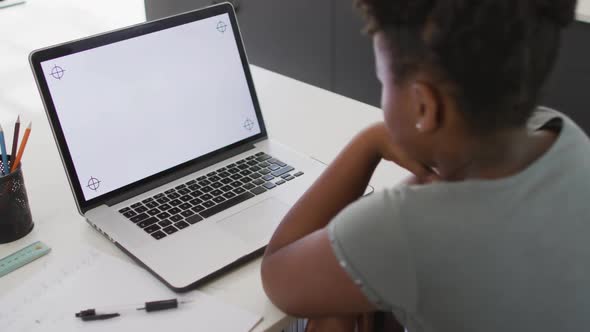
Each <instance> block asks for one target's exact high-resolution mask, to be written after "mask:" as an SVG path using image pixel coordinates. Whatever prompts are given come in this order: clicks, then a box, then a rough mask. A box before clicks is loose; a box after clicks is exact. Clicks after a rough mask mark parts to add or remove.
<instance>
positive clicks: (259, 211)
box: [218, 197, 289, 248]
mask: <svg viewBox="0 0 590 332" xmlns="http://www.w3.org/2000/svg"><path fill="white" fill-rule="evenodd" d="M288 211H289V206H288V205H287V204H285V203H283V202H281V201H280V200H279V199H277V198H272V197H271V198H269V199H267V200H265V201H262V202H260V203H258V204H256V205H254V206H252V207H249V208H247V209H246V210H243V211H240V212H239V213H236V214H234V215H233V216H231V217H229V218H227V219H223V220H221V221H219V223H218V225H219V226H220V227H221V228H222V229H223V230H225V231H228V232H229V233H231V234H232V235H233V236H236V237H239V238H240V239H242V240H244V241H245V242H246V243H247V244H248V245H254V246H256V247H257V248H261V247H263V246H265V245H267V244H268V241H270V238H271V237H272V234H273V233H274V231H275V229H276V228H277V226H278V225H279V223H280V222H281V220H282V219H283V217H284V216H285V215H286V214H287V212H288Z"/></svg>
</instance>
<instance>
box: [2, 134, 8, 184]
mask: <svg viewBox="0 0 590 332" xmlns="http://www.w3.org/2000/svg"><path fill="white" fill-rule="evenodd" d="M0 153H2V166H3V167H2V173H3V174H6V175H8V158H7V157H6V143H5V142H4V131H3V130H2V125H0Z"/></svg>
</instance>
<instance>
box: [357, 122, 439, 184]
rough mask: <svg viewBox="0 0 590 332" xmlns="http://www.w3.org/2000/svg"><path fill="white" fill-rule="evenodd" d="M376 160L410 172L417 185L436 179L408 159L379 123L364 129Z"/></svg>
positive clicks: (434, 175) (424, 166)
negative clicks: (391, 163) (387, 162)
mask: <svg viewBox="0 0 590 332" xmlns="http://www.w3.org/2000/svg"><path fill="white" fill-rule="evenodd" d="M365 134H366V135H368V136H369V140H370V142H371V143H370V144H371V145H372V149H373V151H374V153H375V156H376V158H379V159H384V160H387V161H391V162H394V163H396V164H398V165H399V166H401V167H403V168H405V169H407V170H408V171H410V172H412V173H413V174H414V175H415V176H416V177H417V178H418V180H419V181H418V182H419V183H424V182H432V181H433V180H435V179H436V178H437V176H436V173H435V172H434V171H433V170H432V169H431V168H430V167H428V166H426V165H424V164H422V163H421V162H419V161H417V160H414V159H412V158H410V157H409V156H408V155H407V154H406V153H404V152H403V150H402V149H401V148H400V147H399V146H397V145H395V144H394V143H393V142H392V140H391V136H390V135H389V132H388V129H387V127H385V123H383V122H380V123H377V124H374V125H372V126H371V127H369V128H367V129H365Z"/></svg>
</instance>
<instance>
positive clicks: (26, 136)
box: [10, 122, 33, 172]
mask: <svg viewBox="0 0 590 332" xmlns="http://www.w3.org/2000/svg"><path fill="white" fill-rule="evenodd" d="M32 124H33V123H32V122H29V125H28V126H27V129H25V134H24V135H23V140H22V141H21V142H20V146H19V147H18V152H17V154H16V159H14V163H12V166H11V167H10V172H14V170H15V169H16V168H17V167H18V164H20V159H21V158H22V157H23V152H25V147H26V146H27V141H28V140H29V135H30V134H31V125H32Z"/></svg>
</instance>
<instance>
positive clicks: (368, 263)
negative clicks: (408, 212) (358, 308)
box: [328, 189, 417, 312]
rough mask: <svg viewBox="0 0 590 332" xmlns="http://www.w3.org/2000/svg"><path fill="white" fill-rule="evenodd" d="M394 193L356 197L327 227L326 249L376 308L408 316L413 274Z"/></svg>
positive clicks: (413, 301)
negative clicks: (327, 244)
mask: <svg viewBox="0 0 590 332" xmlns="http://www.w3.org/2000/svg"><path fill="white" fill-rule="evenodd" d="M401 198H402V194H401V193H400V191H399V190H397V189H392V190H389V191H384V192H377V193H374V194H372V195H370V196H368V197H365V198H361V199H359V200H358V201H356V202H354V203H352V204H350V205H349V206H348V207H346V208H345V209H344V210H342V211H341V212H340V213H339V214H338V215H337V216H336V217H335V218H334V219H333V220H332V221H331V222H330V224H329V226H328V233H329V236H330V241H331V244H332V249H333V250H334V253H335V255H336V257H337V259H338V260H339V262H340V265H341V266H342V267H343V268H344V269H345V270H346V271H347V273H348V274H349V275H350V277H351V278H352V280H354V282H355V283H356V284H357V285H358V286H359V287H360V288H361V290H362V292H363V293H364V294H365V295H366V296H367V298H368V299H369V300H370V301H371V302H372V303H373V304H375V305H376V306H377V307H378V308H379V309H380V310H383V311H392V310H394V309H397V310H399V309H401V310H403V311H409V312H414V308H415V307H416V301H417V300H416V298H417V294H416V289H417V287H416V272H415V268H414V264H413V260H412V255H411V250H410V247H409V243H408V238H407V236H406V232H405V231H404V227H403V223H402V220H401V213H400V209H399V208H398V207H399V206H400V205H401Z"/></svg>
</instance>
